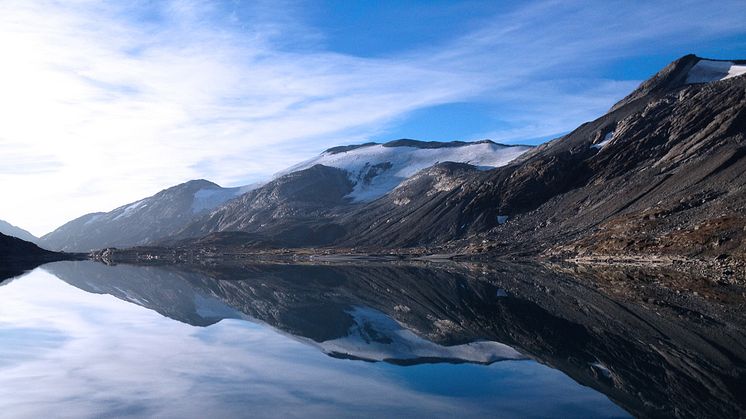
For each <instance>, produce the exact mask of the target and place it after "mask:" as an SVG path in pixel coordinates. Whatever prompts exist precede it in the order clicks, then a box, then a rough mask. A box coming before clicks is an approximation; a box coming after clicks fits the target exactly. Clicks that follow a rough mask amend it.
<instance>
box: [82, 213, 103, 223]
mask: <svg viewBox="0 0 746 419" xmlns="http://www.w3.org/2000/svg"><path fill="white" fill-rule="evenodd" d="M103 215H104V214H94V215H91V217H90V218H89V219H88V220H86V222H85V223H83V225H86V226H87V225H89V224H91V223H93V222H95V221H96V220H98V219H99V218H101V217H102V216H103Z"/></svg>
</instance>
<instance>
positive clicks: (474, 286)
mask: <svg viewBox="0 0 746 419" xmlns="http://www.w3.org/2000/svg"><path fill="white" fill-rule="evenodd" d="M43 269H45V270H47V271H48V272H50V273H52V274H54V275H55V276H57V277H58V278H60V279H62V280H64V281H65V282H67V283H69V284H71V285H73V286H75V287H77V288H80V289H82V290H85V291H88V292H91V293H98V294H110V295H113V296H115V297H117V298H119V299H121V300H125V301H128V302H131V303H134V304H137V305H139V306H142V307H146V308H148V309H151V310H154V311H157V312H158V313H160V314H161V315H163V316H166V317H169V318H171V319H175V320H178V321H180V322H183V323H187V324H189V325H194V326H208V325H211V324H214V323H216V322H219V321H220V320H222V319H248V320H252V321H259V322H262V323H265V324H267V325H269V326H271V327H273V328H275V329H277V330H279V331H281V332H282V333H285V334H288V335H290V336H292V337H293V338H294V339H296V340H299V341H301V342H303V343H305V344H307V345H311V346H313V347H316V348H318V349H319V350H321V351H323V352H324V353H326V354H328V355H330V356H332V357H335V358H348V359H359V360H365V361H385V362H387V363H392V364H399V365H416V364H425V363H442V362H448V363H463V362H467V363H480V364H490V363H494V362H497V361H501V360H507V359H525V358H531V359H534V360H536V361H539V362H540V363H542V364H545V365H549V366H551V367H552V368H556V369H559V370H561V371H562V372H564V373H565V374H567V375H569V376H570V377H572V378H573V379H574V380H575V381H577V382H578V383H580V384H583V385H585V386H589V387H592V388H594V389H596V390H598V391H601V392H602V393H604V394H606V395H607V396H608V397H609V398H610V399H612V400H613V401H614V402H615V403H617V404H618V405H620V406H622V407H623V408H624V409H626V410H627V411H629V412H630V413H632V414H634V415H637V416H644V417H658V416H661V417H665V416H679V417H737V416H740V415H743V414H744V412H745V411H746V408H745V406H744V400H743V398H742V394H744V388H745V387H746V386H745V384H746V374H745V373H744V371H745V368H744V360H746V348H745V347H744V342H746V339H744V334H743V330H742V329H741V328H738V327H731V325H727V324H718V322H722V321H723V320H716V319H715V318H711V317H706V316H703V315H702V314H701V313H691V312H686V313H685V312H683V311H682V310H678V311H677V310H659V311H657V312H656V311H652V310H649V309H647V308H645V307H643V306H640V305H637V304H634V303H631V302H628V301H627V302H625V301H621V300H616V299H611V298H609V297H607V296H606V295H604V293H601V292H599V291H598V290H596V289H594V288H592V287H590V286H587V285H583V284H584V282H583V281H580V280H577V278H574V276H576V275H577V274H572V275H570V274H558V273H556V272H554V271H551V270H548V269H546V268H543V267H540V266H531V265H506V264H503V265H499V266H471V265H444V266H442V267H436V268H433V267H430V266H425V265H423V266H414V265H390V264H388V265H387V264H364V265H280V264H276V265H249V266H245V265H244V266H238V265H218V266H207V267H206V266H200V267H185V266H167V267H152V266H149V267H136V266H126V265H118V266H113V267H110V266H106V265H103V264H99V263H94V262H61V263H52V264H48V265H45V266H44V268H43ZM671 313H674V314H671ZM693 318H696V319H697V320H696V321H694V320H693ZM734 321H736V320H734Z"/></svg>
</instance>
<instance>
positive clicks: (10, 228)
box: [0, 220, 39, 244]
mask: <svg viewBox="0 0 746 419" xmlns="http://www.w3.org/2000/svg"><path fill="white" fill-rule="evenodd" d="M0 233H2V234H5V235H6V236H13V237H17V238H19V239H21V240H25V241H27V242H31V243H35V244H38V241H39V238H38V237H36V236H34V235H33V234H31V233H29V232H28V231H26V230H24V229H22V228H20V227H16V226H14V225H13V224H10V223H9V222H7V221H3V220H0Z"/></svg>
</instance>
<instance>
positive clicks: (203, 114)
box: [0, 0, 746, 235]
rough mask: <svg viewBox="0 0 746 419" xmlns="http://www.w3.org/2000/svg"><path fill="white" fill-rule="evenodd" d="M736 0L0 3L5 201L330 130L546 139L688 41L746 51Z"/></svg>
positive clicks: (169, 175)
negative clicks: (716, 0) (652, 0)
mask: <svg viewBox="0 0 746 419" xmlns="http://www.w3.org/2000/svg"><path fill="white" fill-rule="evenodd" d="M744 21H746V7H744V4H743V0H734V1H729V0H721V1H718V2H712V1H688V0H683V1H682V0H679V1H654V2H651V1H613V0H612V1H604V2H596V1H590V0H588V1H583V0H579V1H553V0H538V1H526V2H507V1H506V2H502V1H495V0H488V1H470V0H465V1H437V0H435V1H421V2H420V1H376V2H363V1H360V2H358V1H346V0H334V1H323V0H321V1H313V2H311V1H283V0H273V1H261V0H258V1H238V0H233V1H186V0H176V1H145V0H142V1H136V0H135V1H127V2H121V1H91V0H65V1H62V0H60V1H54V0H33V1H28V0H18V1H15V0H2V1H0V57H1V61H0V62H1V63H2V64H1V65H0V92H1V94H0V118H1V119H0V156H2V158H1V159H0V186H1V187H2V190H3V195H2V196H3V198H2V200H0V219H4V220H6V221H9V222H11V223H12V224H15V225H18V226H20V227H23V228H25V229H28V230H30V231H31V232H32V233H34V234H36V235H42V234H44V233H47V232H49V231H51V230H53V229H54V228H56V227H58V226H60V225H61V224H63V223H65V222H67V221H69V220H71V219H74V218H77V217H79V216H81V215H83V214H86V213H90V212H95V211H109V210H111V209H113V208H115V207H118V206H120V205H123V204H126V203H128V202H132V201H136V200H138V199H141V198H143V197H146V196H150V195H152V194H154V193H156V192H158V191H159V190H162V189H164V188H167V187H170V186H173V185H176V184H178V183H182V182H185V181H187V180H190V179H200V178H204V179H209V180H212V181H214V182H216V183H218V184H220V185H223V186H238V185H244V184H249V183H254V182H257V181H261V180H264V179H268V178H270V177H271V176H272V174H274V173H276V172H278V171H280V170H282V169H284V168H286V167H288V166H291V165H293V164H295V163H298V162H300V161H303V160H305V159H308V158H310V157H312V156H314V155H316V154H318V153H320V152H321V151H323V150H324V149H326V148H329V147H332V146H336V145H344V144H355V143H361V142H367V141H378V142H383V141H388V140H393V139H398V138H415V139H421V140H437V141H450V140H477V139H485V138H489V139H492V140H494V141H497V142H503V143H511V144H516V143H523V144H538V143H541V142H543V141H546V140H548V139H551V138H554V137H557V136H559V135H562V134H563V133H566V132H568V131H570V130H572V129H573V128H575V127H577V126H578V125H579V124H580V123H582V122H585V121H589V120H592V119H595V118H596V117H598V116H600V115H602V114H603V113H604V112H605V111H606V110H607V109H608V108H609V107H610V106H611V105H612V104H613V103H615V102H616V101H617V100H619V99H621V98H622V97H624V96H625V95H626V94H627V93H629V91H631V90H632V89H634V88H635V87H636V86H637V84H639V82H640V81H642V80H644V79H646V78H647V77H649V76H650V75H652V74H654V73H655V72H656V71H657V70H659V69H660V68H662V67H663V66H665V65H666V64H667V63H669V62H671V61H673V60H675V59H676V58H678V57H680V56H682V55H685V54H687V53H696V54H697V55H700V56H705V57H709V58H724V59H727V58H746V25H744V24H743V22H744Z"/></svg>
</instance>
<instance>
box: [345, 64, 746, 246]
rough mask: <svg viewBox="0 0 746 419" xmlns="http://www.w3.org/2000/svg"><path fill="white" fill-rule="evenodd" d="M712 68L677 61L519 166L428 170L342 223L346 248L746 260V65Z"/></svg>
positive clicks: (531, 153) (520, 160)
mask: <svg viewBox="0 0 746 419" xmlns="http://www.w3.org/2000/svg"><path fill="white" fill-rule="evenodd" d="M703 63H705V64H706V67H707V66H709V64H708V63H710V60H703V59H700V58H698V57H695V56H692V55H689V56H685V57H683V58H681V59H679V60H677V61H675V62H674V63H672V64H671V65H669V66H668V67H666V68H665V69H664V70H662V71H661V72H660V73H658V74H657V75H655V76H654V77H653V78H651V79H650V80H648V81H647V82H645V83H643V84H642V85H641V86H640V88H639V89H637V90H636V91H635V92H633V93H632V94H630V95H629V96H628V97H627V98H625V99H623V100H622V101H621V102H619V103H618V104H617V105H615V106H614V107H613V108H612V110H611V111H610V112H609V113H607V114H606V115H604V116H602V117H600V118H598V119H596V120H595V121H592V122H589V123H586V124H583V125H582V126H580V127H578V128H577V129H576V130H574V131H573V132H571V133H570V134H568V135H566V136H564V137H561V138H558V139H556V140H553V141H551V142H549V143H546V144H543V145H542V146H539V147H537V148H536V149H534V150H531V151H529V152H527V153H525V154H524V155H522V156H521V157H520V158H518V159H517V160H516V161H514V162H512V163H511V164H509V165H507V166H504V167H501V168H497V169H494V170H490V171H487V172H476V171H471V172H469V171H468V170H467V169H466V168H464V167H457V166H453V165H443V166H440V167H436V168H433V169H431V170H429V171H425V172H422V173H420V174H418V176H415V177H414V178H412V179H410V180H409V181H408V182H407V183H406V184H404V185H402V186H401V187H400V188H398V189H397V190H396V191H394V193H392V194H389V195H387V196H385V197H383V198H382V199H380V200H378V201H376V202H373V203H371V204H369V205H367V206H364V207H361V208H359V209H358V210H357V211H355V212H353V213H350V214H348V215H347V216H343V217H341V218H340V219H338V220H337V222H338V224H339V225H340V226H341V227H342V228H344V229H345V230H346V231H347V234H346V237H345V238H344V239H343V240H342V241H341V243H343V244H346V245H358V246H359V245H367V246H372V247H380V246H394V247H396V246H432V245H433V244H439V243H440V244H444V243H446V242H451V243H455V244H454V246H462V247H468V248H469V249H471V250H475V251H480V250H481V251H489V250H494V251H496V252H501V253H505V252H513V253H515V252H518V253H532V254H536V253H541V252H544V253H551V254H556V253H557V252H567V253H571V254H577V253H593V254H619V253H644V252H653V253H663V254H678V255H692V256H698V255H703V256H717V255H721V254H722V255H725V256H724V257H729V255H735V256H739V257H746V241H744V239H745V238H746V232H744V225H746V194H745V189H744V187H745V186H746V176H744V172H746V158H745V157H746V77H744V76H743V75H737V74H731V73H734V72H735V73H737V72H738V71H741V70H739V68H741V67H742V63H743V62H730V63H729V64H727V70H721V71H720V72H714V73H713V72H710V73H707V72H704V73H706V74H709V78H705V77H704V76H703V75H702V73H703V72H702V71H699V70H697V69H698V68H699V67H701V66H702V65H703ZM716 63H718V62H716ZM718 66H720V67H718ZM710 67H712V66H710ZM715 67H717V68H721V69H722V68H724V66H723V65H720V64H717V65H715ZM731 68H736V70H735V71H734V70H731ZM743 68H746V67H743ZM692 74H694V76H696V77H694V76H692ZM692 80H696V81H697V82H696V83H694V82H693V81H692ZM436 185H437V186H436ZM454 241H455V242H454Z"/></svg>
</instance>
